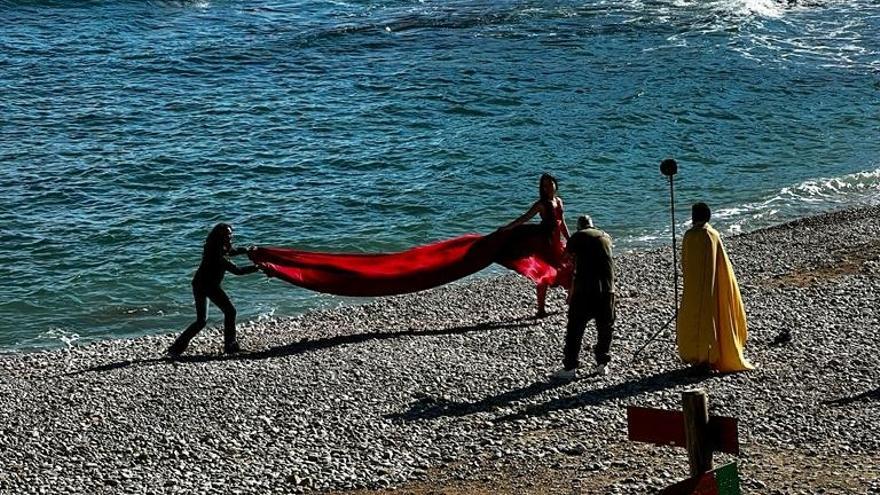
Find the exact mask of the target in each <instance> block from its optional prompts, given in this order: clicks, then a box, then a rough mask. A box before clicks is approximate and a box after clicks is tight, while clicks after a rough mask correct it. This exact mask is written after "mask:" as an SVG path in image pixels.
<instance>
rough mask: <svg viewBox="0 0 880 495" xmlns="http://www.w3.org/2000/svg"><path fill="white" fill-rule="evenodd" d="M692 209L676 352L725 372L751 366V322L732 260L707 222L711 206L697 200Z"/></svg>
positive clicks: (686, 237)
mask: <svg viewBox="0 0 880 495" xmlns="http://www.w3.org/2000/svg"><path fill="white" fill-rule="evenodd" d="M691 212H692V218H693V227H691V228H690V229H689V230H688V231H687V232H686V233H685V235H684V239H683V240H682V247H681V263H682V271H683V273H684V291H683V294H682V300H681V307H680V308H679V311H678V319H677V321H676V333H677V341H678V354H679V356H681V359H682V361H684V362H686V363H690V364H693V365H697V366H709V367H711V368H713V369H715V370H717V371H721V372H732V371H744V370H750V369H753V368H754V366H752V365H751V363H749V362H748V361H747V360H746V358H745V357H744V356H743V347H744V346H745V343H746V336H747V335H748V327H747V324H746V311H745V307H744V306H743V302H742V296H741V295H740V292H739V285H738V284H737V283H736V276H735V275H734V274H733V265H731V264H730V259H729V258H728V257H727V253H726V252H725V251H724V244H722V242H721V237H720V236H719V235H718V231H716V230H715V229H713V228H712V226H711V225H709V219H710V218H711V215H712V214H711V211H710V210H709V207H708V206H707V205H706V204H705V203H697V204H695V205H694V206H693V208H692V210H691Z"/></svg>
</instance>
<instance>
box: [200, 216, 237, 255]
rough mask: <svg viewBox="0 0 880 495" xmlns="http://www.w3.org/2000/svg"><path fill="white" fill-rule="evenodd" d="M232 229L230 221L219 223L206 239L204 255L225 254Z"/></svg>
mask: <svg viewBox="0 0 880 495" xmlns="http://www.w3.org/2000/svg"><path fill="white" fill-rule="evenodd" d="M230 231H232V226H231V225H229V224H228V223H218V224H217V225H215V226H214V228H213V229H211V232H210V233H209V234H208V237H207V238H206V239H205V249H204V251H203V252H204V255H205V256H208V255H217V254H219V255H221V256H222V255H224V254H226V248H227V246H226V239H227V237H226V236H227V234H228V233H229V232H230Z"/></svg>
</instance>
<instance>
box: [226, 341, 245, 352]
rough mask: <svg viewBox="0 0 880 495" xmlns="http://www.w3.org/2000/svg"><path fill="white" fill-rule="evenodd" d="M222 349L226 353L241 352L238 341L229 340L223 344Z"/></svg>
mask: <svg viewBox="0 0 880 495" xmlns="http://www.w3.org/2000/svg"><path fill="white" fill-rule="evenodd" d="M223 351H224V352H226V354H238V353H239V352H241V346H240V345H238V342H230V343H229V344H226V345H224V346H223Z"/></svg>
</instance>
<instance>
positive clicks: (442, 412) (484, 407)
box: [385, 368, 713, 422]
mask: <svg viewBox="0 0 880 495" xmlns="http://www.w3.org/2000/svg"><path fill="white" fill-rule="evenodd" d="M712 376H713V375H709V374H701V373H696V372H694V370H693V369H690V368H684V369H676V370H670V371H664V372H662V373H658V374H656V375H651V376H647V377H642V378H638V379H635V380H629V381H626V382H623V383H618V384H615V385H609V386H607V387H603V388H599V389H594V390H587V391H584V392H582V393H580V394H578V395H575V396H568V397H560V398H557V399H553V400H551V401H549V402H545V403H543V404H537V405H530V406H527V407H526V408H525V409H524V410H522V411H520V412H517V413H512V414H507V415H504V416H501V417H499V418H496V419H495V421H496V422H504V421H512V420H516V419H522V418H526V417H533V416H542V415H546V414H547V413H549V412H550V411H559V410H565V409H575V408H579V407H584V406H597V405H600V404H602V403H604V402H607V401H611V400H614V399H622V398H626V397H631V396H634V395H638V394H642V393H648V392H656V391H658V390H664V389H667V388H671V387H678V386H682V385H693V384H696V383H699V382H701V381H703V380H705V379H707V378H710V377H712ZM586 378H589V377H586ZM567 383H570V382H565V381H541V382H536V383H533V384H531V385H529V386H526V387H522V388H518V389H515V390H510V391H507V392H504V393H501V394H498V395H493V396H489V397H486V398H484V399H480V400H478V401H475V402H455V401H449V400H445V399H442V398H441V399H437V398H433V397H429V396H422V397H419V398H418V399H417V400H416V401H415V402H414V403H413V404H412V405H410V408H409V410H407V411H404V412H400V413H395V414H388V415H386V416H385V418H386V419H392V420H403V421H417V420H430V419H436V418H440V417H459V416H467V415H470V414H475V413H478V412H486V411H492V410H496V409H499V408H502V407H504V406H507V405H509V404H511V403H513V402H516V401H521V400H524V399H528V398H530V397H534V396H537V395H540V394H542V393H544V392H546V391H548V390H551V389H554V388H556V387H559V386H561V385H565V384H567Z"/></svg>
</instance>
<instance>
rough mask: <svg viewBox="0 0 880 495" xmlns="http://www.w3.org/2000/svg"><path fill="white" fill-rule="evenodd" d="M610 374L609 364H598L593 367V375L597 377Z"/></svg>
mask: <svg viewBox="0 0 880 495" xmlns="http://www.w3.org/2000/svg"><path fill="white" fill-rule="evenodd" d="M607 374H608V363H602V364H598V363H597V364H596V366H594V367H593V375H595V376H606V375H607Z"/></svg>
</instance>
